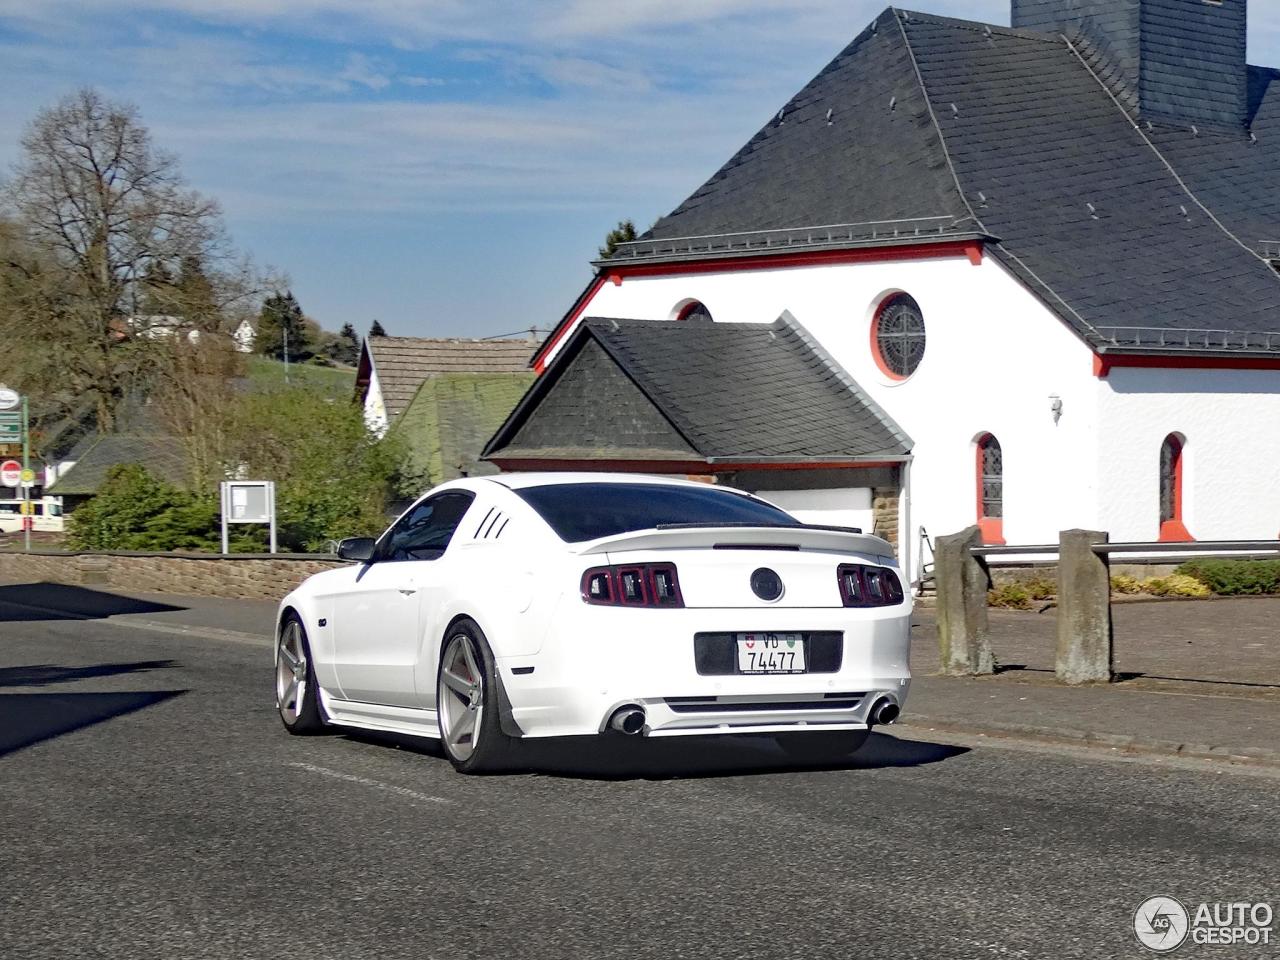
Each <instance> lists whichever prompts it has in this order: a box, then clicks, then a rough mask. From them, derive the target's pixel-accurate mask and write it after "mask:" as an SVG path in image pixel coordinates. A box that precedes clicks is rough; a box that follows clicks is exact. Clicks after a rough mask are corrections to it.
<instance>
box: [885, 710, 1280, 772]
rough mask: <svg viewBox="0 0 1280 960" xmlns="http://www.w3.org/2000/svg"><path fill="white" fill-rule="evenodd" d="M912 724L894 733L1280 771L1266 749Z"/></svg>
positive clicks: (934, 721) (1024, 728) (1022, 728)
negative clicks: (939, 734)
mask: <svg viewBox="0 0 1280 960" xmlns="http://www.w3.org/2000/svg"><path fill="white" fill-rule="evenodd" d="M911 720H912V722H911V723H902V724H894V729H895V730H903V731H910V730H913V729H914V730H921V731H923V730H925V729H929V730H941V731H946V732H948V733H967V734H970V735H972V736H976V737H993V738H1001V739H1006V740H1027V741H1033V742H1037V743H1058V744H1068V745H1071V746H1083V747H1092V748H1095V749H1108V750H1120V751H1122V752H1124V753H1137V754H1149V755H1156V756H1173V757H1184V758H1188V759H1193V760H1219V761H1222V760H1227V761H1231V762H1235V763H1249V764H1256V765H1260V766H1267V767H1276V768H1280V751H1276V750H1267V749H1265V748H1263V747H1224V746H1214V745H1212V744H1206V743H1179V742H1178V741H1176V740H1158V739H1155V738H1154V737H1138V736H1130V735H1127V734H1116V733H1098V732H1097V731H1093V730H1080V729H1076V728H1073V727H1038V726H1035V725H1033V724H1025V723H979V724H975V723H971V722H968V721H963V720H953V719H946V718H939V717H922V716H919V715H918V714H912V717H911Z"/></svg>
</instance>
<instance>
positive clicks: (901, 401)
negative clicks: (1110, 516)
mask: <svg viewBox="0 0 1280 960" xmlns="http://www.w3.org/2000/svg"><path fill="white" fill-rule="evenodd" d="M898 290H901V291H905V292H907V293H909V294H911V296H913V297H914V298H915V299H916V301H917V302H918V303H919V304H920V308H921V310H922V311H923V314H924V319H925V326H926V332H927V337H928V340H927V346H926V350H925V356H924V359H923V361H922V362H921V364H920V367H919V369H918V370H917V371H916V373H915V375H914V376H912V377H911V378H910V379H908V380H906V381H903V382H894V381H892V380H890V379H889V378H888V377H886V376H885V375H884V374H882V373H881V371H880V369H879V368H878V367H877V366H876V364H875V361H874V359H873V358H872V355H871V352H870V323H871V317H872V312H873V311H874V308H875V306H876V305H877V304H878V303H879V302H880V300H881V299H882V298H883V297H884V296H885V295H886V294H888V293H891V292H894V291H898ZM690 298H694V299H697V300H701V301H702V302H703V303H704V304H705V305H706V306H707V308H708V309H709V310H710V312H711V314H712V316H713V317H714V318H715V319H716V320H718V321H735V322H753V323H769V322H771V321H772V320H774V319H775V318H776V317H777V316H778V315H779V314H780V313H781V312H782V311H783V310H790V311H791V313H792V314H793V315H794V316H795V318H796V319H797V320H798V321H799V322H800V323H801V324H803V325H804V326H805V327H807V328H808V330H809V331H810V332H811V333H812V334H813V335H814V337H815V338H816V339H817V340H818V341H819V342H821V343H822V344H823V345H824V347H825V348H826V349H827V350H828V351H829V352H830V353H831V354H832V356H833V357H834V358H835V359H836V360H837V361H838V362H839V363H840V364H842V365H843V366H844V367H845V369H846V370H848V371H849V373H850V374H851V375H852V376H853V378H854V379H855V380H857V381H858V383H859V384H860V385H861V386H862V388H863V389H864V390H865V391H866V392H867V393H868V394H870V395H871V396H872V397H873V398H874V399H875V400H876V402H878V403H879V404H880V405H881V406H882V407H883V408H884V409H885V410H886V411H888V412H889V414H890V415H891V416H892V417H893V418H894V419H895V420H897V422H898V423H899V425H900V426H901V427H902V428H903V429H904V430H905V431H906V432H907V434H908V435H910V437H911V438H912V440H913V441H914V446H913V453H914V463H913V466H912V471H911V472H912V503H911V508H910V519H909V520H908V519H907V517H906V511H905V510H903V511H902V516H903V519H902V522H903V526H904V527H906V526H907V524H908V523H909V524H910V530H908V529H903V530H902V531H900V537H902V538H903V541H904V542H905V541H906V538H908V537H910V538H911V543H912V546H911V548H910V552H911V553H912V554H913V555H914V554H915V553H916V550H915V548H914V543H915V538H916V537H917V535H918V531H919V528H920V527H921V526H923V527H925V528H926V529H927V530H928V532H929V534H930V535H931V536H933V537H937V536H939V535H941V534H947V533H953V532H955V531H957V530H959V529H962V528H963V527H965V526H968V525H969V524H971V523H973V522H974V520H975V518H976V512H977V505H976V499H977V494H976V478H975V464H976V452H975V448H974V441H975V439H976V438H977V437H978V436H979V435H980V434H982V433H984V432H988V431H989V432H991V433H993V434H994V435H995V436H996V437H997V438H998V439H999V441H1000V444H1001V447H1002V449H1003V453H1004V463H1005V468H1004V480H1005V500H1004V505H1005V523H1004V533H1005V539H1006V540H1007V541H1008V542H1009V543H1044V542H1056V540H1057V533H1058V531H1059V530H1060V529H1064V528H1067V527H1074V526H1091V525H1093V524H1094V523H1095V522H1097V517H1098V515H1099V510H1098V499H1099V498H1098V465H1099V460H1098V457H1097V456H1096V450H1097V438H1096V429H1095V427H1096V424H1097V423H1098V400H1099V396H1100V393H1099V381H1098V380H1097V379H1096V378H1095V377H1094V376H1093V371H1092V360H1093V356H1092V352H1091V351H1090V350H1089V349H1088V347H1086V346H1085V345H1084V344H1083V343H1082V342H1081V341H1080V340H1079V339H1078V338H1077V337H1076V336H1075V335H1074V334H1072V333H1071V332H1070V331H1068V330H1067V329H1066V328H1065V327H1064V326H1063V324H1062V323H1061V321H1059V320H1058V319H1057V318H1056V317H1055V316H1054V315H1052V314H1051V313H1049V311H1048V310H1047V309H1045V307H1044V306H1043V305H1042V304H1041V303H1040V302H1039V301H1038V300H1037V299H1036V298H1035V297H1033V296H1032V295H1031V294H1030V293H1029V292H1028V291H1027V290H1026V289H1025V288H1024V287H1023V286H1022V285H1021V284H1020V283H1019V282H1018V281H1017V280H1015V279H1014V278H1013V277H1012V276H1011V275H1010V274H1009V273H1008V272H1007V271H1005V270H1004V268H1003V267H1001V266H1000V265H999V264H998V263H996V262H995V261H993V260H992V259H991V258H990V257H987V258H984V260H983V262H982V264H981V265H978V266H974V265H973V264H971V263H970V262H969V261H968V259H967V258H965V257H964V256H959V257H948V258H946V259H930V260H906V261H899V262H879V263H858V264H839V265H830V266H816V267H789V268H780V269H772V270H751V271H743V272H739V273H708V274H690V275H678V276H666V277H644V278H632V279H626V280H625V281H624V282H623V283H622V284H621V285H620V286H619V285H614V284H612V283H606V284H604V286H603V287H601V289H600V290H599V292H598V293H597V294H596V295H595V297H594V298H593V300H592V302H591V303H590V304H588V306H587V309H586V311H585V315H587V316H612V317H620V318H621V317H637V318H644V319H668V318H670V317H671V316H672V315H673V312H674V311H675V310H676V308H677V307H678V305H679V304H681V303H683V302H686V301H687V300H688V299H690ZM1051 394H1056V395H1057V396H1058V397H1060V398H1061V400H1062V404H1063V412H1062V417H1061V420H1060V421H1059V422H1058V423H1057V424H1056V425H1055V423H1054V421H1053V417H1052V415H1051V410H1050V403H1051V401H1050V395H1051Z"/></svg>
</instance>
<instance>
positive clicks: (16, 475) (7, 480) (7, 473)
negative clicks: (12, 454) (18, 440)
mask: <svg viewBox="0 0 1280 960" xmlns="http://www.w3.org/2000/svg"><path fill="white" fill-rule="evenodd" d="M21 482H22V464H20V463H19V462H18V461H17V460H6V461H5V462H4V463H0V483H3V484H4V485H5V486H6V487H16V486H17V485H18V484H20V483H21Z"/></svg>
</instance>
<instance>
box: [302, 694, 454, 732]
mask: <svg viewBox="0 0 1280 960" xmlns="http://www.w3.org/2000/svg"><path fill="white" fill-rule="evenodd" d="M320 700H321V703H322V704H323V705H324V712H325V713H326V714H327V715H328V717H329V722H330V723H334V724H337V725H338V726H341V727H360V728H361V729H364V730H382V731H385V732H387V733H403V734H405V735H407V736H411V737H432V738H434V739H436V740H439V739H440V722H439V719H438V718H437V716H436V712H435V711H434V710H419V709H415V708H413V707H389V706H386V705H385V704H381V703H360V702H358V701H355V700H339V699H338V698H337V697H331V696H329V695H328V694H327V693H325V692H324V691H323V690H321V691H320Z"/></svg>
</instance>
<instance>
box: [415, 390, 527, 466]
mask: <svg viewBox="0 0 1280 960" xmlns="http://www.w3.org/2000/svg"><path fill="white" fill-rule="evenodd" d="M533 380H534V374H533V373H532V372H530V371H528V370H525V371H524V372H522V373H446V374H441V375H440V376H436V377H430V378H429V379H427V380H426V381H425V382H424V383H423V384H422V386H421V387H419V388H418V392H417V394H416V395H415V396H414V398H413V401H412V402H411V403H410V404H409V406H408V408H407V409H406V410H405V412H404V414H403V416H401V417H400V418H399V419H398V420H397V421H396V422H395V424H394V425H393V426H392V428H391V433H392V434H395V435H396V436H399V437H401V438H403V439H404V440H405V442H406V443H407V445H408V460H409V466H410V468H411V469H412V470H414V471H416V472H417V473H418V474H419V475H420V476H421V477H422V480H423V483H424V486H428V487H430V486H435V485H436V484H438V483H443V482H444V481H446V480H453V479H455V478H457V477H474V476H479V475H482V474H488V473H494V472H496V468H494V467H493V466H492V465H491V464H488V463H483V462H481V461H480V451H481V450H482V449H483V448H484V445H485V442H486V441H487V440H488V439H489V438H490V437H491V436H493V432H494V431H495V430H497V429H498V427H500V426H501V425H502V423H503V421H504V420H506V418H507V416H508V414H510V413H511V411H512V409H513V408H514V407H515V405H516V403H517V402H519V400H520V398H521V397H522V396H524V393H525V391H526V390H527V389H528V388H529V385H530V384H532V383H533Z"/></svg>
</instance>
